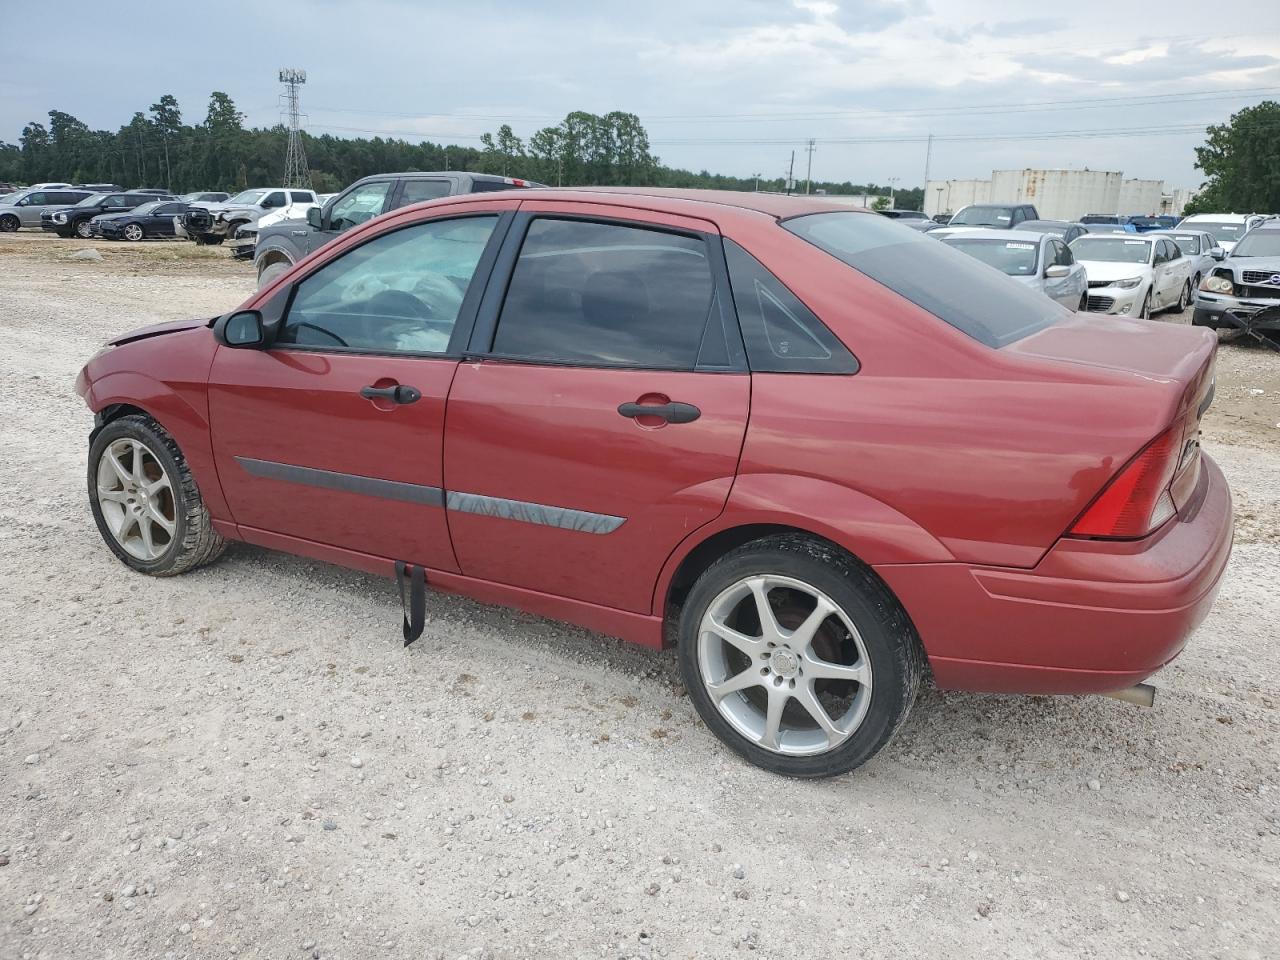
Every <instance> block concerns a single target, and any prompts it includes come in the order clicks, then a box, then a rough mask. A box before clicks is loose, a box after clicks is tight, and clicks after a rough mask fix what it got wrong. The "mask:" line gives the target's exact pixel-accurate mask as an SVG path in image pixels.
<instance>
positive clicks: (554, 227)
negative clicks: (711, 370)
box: [493, 218, 713, 370]
mask: <svg viewBox="0 0 1280 960" xmlns="http://www.w3.org/2000/svg"><path fill="white" fill-rule="evenodd" d="M712 290H713V284H712V279H711V268H710V265H709V264H708V262H707V256H706V244H705V243H704V242H703V240H702V239H701V238H699V237H690V236H685V235H682V234H674V233H667V232H665V231H661V230H651V229H646V228H642V227H629V226H619V225H617V224H606V223H590V222H586V221H580V220H554V219H549V218H542V219H537V220H534V221H533V222H532V223H531V224H530V225H529V231H528V233H527V234H526V236H525V238H524V244H523V245H522V246H521V248H520V257H519V259H518V260H517V261H516V268H515V272H514V273H513V275H512V277H511V284H510V286H509V287H508V289H507V297H506V301H505V303H504V304H503V307H502V315H501V317H500V318H499V320H498V331H497V335H496V336H495V337H494V342H493V350H494V352H495V353H498V354H501V355H503V356H511V357H521V358H525V359H528V360H547V361H552V362H569V363H582V364H590V365H593V366H628V367H661V368H675V369H681V370H691V369H693V367H694V365H695V364H696V363H697V358H698V347H699V345H700V344H701V342H702V332H703V330H704V329H705V327H706V325H707V316H708V314H709V312H710V309H711V302H712V296H711V294H712Z"/></svg>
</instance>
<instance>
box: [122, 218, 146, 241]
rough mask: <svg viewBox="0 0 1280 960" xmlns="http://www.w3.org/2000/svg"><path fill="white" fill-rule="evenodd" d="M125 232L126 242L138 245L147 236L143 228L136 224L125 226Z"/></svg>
mask: <svg viewBox="0 0 1280 960" xmlns="http://www.w3.org/2000/svg"><path fill="white" fill-rule="evenodd" d="M123 232H124V238H125V239H126V240H132V241H133V242H134V243H137V242H138V241H139V240H141V239H142V238H143V237H144V236H145V234H144V233H143V230H142V227H141V226H140V225H139V224H136V223H126V224H125V225H124V231H123Z"/></svg>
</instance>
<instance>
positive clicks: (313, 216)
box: [307, 207, 324, 230]
mask: <svg viewBox="0 0 1280 960" xmlns="http://www.w3.org/2000/svg"><path fill="white" fill-rule="evenodd" d="M307 226H309V227H311V228H312V229H313V230H323V229H324V211H323V210H321V209H320V208H319V207H308V208H307Z"/></svg>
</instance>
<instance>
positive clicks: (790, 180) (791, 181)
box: [787, 150, 796, 196]
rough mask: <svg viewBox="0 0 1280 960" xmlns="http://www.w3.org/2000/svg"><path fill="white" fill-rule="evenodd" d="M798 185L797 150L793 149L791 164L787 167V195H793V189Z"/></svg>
mask: <svg viewBox="0 0 1280 960" xmlns="http://www.w3.org/2000/svg"><path fill="white" fill-rule="evenodd" d="M795 185H796V152H795V151H794V150H792V151H791V165H790V166H789V167H787V196H791V191H792V190H794V189H795Z"/></svg>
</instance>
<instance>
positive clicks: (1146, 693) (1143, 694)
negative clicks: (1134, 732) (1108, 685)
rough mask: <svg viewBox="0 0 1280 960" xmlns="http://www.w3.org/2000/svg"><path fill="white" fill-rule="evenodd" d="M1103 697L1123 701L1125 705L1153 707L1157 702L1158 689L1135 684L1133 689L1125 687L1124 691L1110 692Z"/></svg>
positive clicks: (1146, 684)
mask: <svg viewBox="0 0 1280 960" xmlns="http://www.w3.org/2000/svg"><path fill="white" fill-rule="evenodd" d="M1102 696H1104V697H1110V698H1111V699H1113V700H1123V701H1124V702H1125V703H1133V704H1136V705H1137V706H1139V707H1151V706H1154V705H1155V702H1156V688H1155V687H1153V686H1152V685H1151V684H1149V683H1135V684H1134V685H1133V686H1132V687H1125V688H1124V689H1123V690H1110V691H1108V692H1106V693H1104V694H1102Z"/></svg>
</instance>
